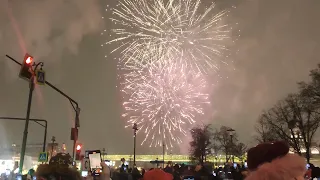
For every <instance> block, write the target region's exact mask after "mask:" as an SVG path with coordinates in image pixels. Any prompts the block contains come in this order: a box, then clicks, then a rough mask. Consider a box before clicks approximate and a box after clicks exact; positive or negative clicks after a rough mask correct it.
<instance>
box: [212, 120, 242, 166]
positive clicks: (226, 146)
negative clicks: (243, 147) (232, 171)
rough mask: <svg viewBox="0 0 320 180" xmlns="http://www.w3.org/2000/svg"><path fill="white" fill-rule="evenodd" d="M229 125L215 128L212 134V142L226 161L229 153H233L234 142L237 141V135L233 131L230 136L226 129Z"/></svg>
mask: <svg viewBox="0 0 320 180" xmlns="http://www.w3.org/2000/svg"><path fill="white" fill-rule="evenodd" d="M229 129H231V128H229V127H226V126H221V127H220V129H219V130H215V132H214V134H213V140H214V144H215V145H216V146H217V148H218V149H219V150H220V151H221V152H222V153H224V154H225V156H226V161H227V162H228V161H229V159H230V157H231V155H232V154H233V151H234V147H235V144H236V143H237V142H238V136H237V134H236V133H233V135H232V137H231V136H230V132H229V131H228V130H229Z"/></svg>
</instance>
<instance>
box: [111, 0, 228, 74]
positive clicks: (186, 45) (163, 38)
mask: <svg viewBox="0 0 320 180" xmlns="http://www.w3.org/2000/svg"><path fill="white" fill-rule="evenodd" d="M203 6H204V5H202V4H201V1H200V0H155V1H150V0H122V1H120V2H119V5H118V6H117V7H116V8H114V9H113V12H112V17H111V18H110V19H111V20H112V22H113V23H114V24H116V26H115V27H116V28H115V29H112V32H113V35H115V38H114V39H113V40H111V41H108V42H106V44H111V43H114V42H116V41H118V42H121V44H120V45H119V46H118V47H117V48H115V49H114V50H113V51H112V52H114V51H120V52H121V57H120V61H121V62H123V63H131V64H138V66H141V64H149V63H150V56H151V55H154V54H158V55H159V56H164V57H166V58H162V59H161V60H174V58H175V57H181V58H182V59H184V61H186V66H190V67H193V68H194V69H198V70H199V71H201V72H205V73H206V72H208V71H211V70H212V69H213V70H217V69H219V67H220V65H221V63H225V64H227V62H226V61H225V59H226V58H225V56H226V55H225V54H224V52H225V51H224V50H226V46H225V42H226V41H225V39H227V38H229V32H230V30H231V28H229V26H228V25H227V24H225V23H224V17H225V16H226V14H227V11H220V12H216V11H215V4H212V5H210V6H209V7H207V8H201V7H203ZM155 61H158V60H155Z"/></svg>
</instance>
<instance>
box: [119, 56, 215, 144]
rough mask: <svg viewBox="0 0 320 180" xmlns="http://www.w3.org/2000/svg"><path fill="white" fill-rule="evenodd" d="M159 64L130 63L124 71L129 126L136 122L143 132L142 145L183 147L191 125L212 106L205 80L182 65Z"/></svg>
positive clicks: (177, 62) (180, 63)
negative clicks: (183, 138)
mask: <svg viewBox="0 0 320 180" xmlns="http://www.w3.org/2000/svg"><path fill="white" fill-rule="evenodd" d="M164 62H167V61H163V60H160V61H157V62H156V63H152V64H148V66H144V67H141V68H140V67H136V64H135V65H133V67H131V66H129V65H128V64H127V65H126V66H124V67H123V68H122V71H127V72H126V73H123V81H122V82H123V83H122V84H121V89H122V92H123V93H124V97H126V98H125V99H126V101H125V102H124V103H123V106H124V110H125V113H124V114H123V117H124V118H125V119H127V120H128V121H127V122H128V126H127V127H132V124H134V123H137V124H138V125H139V127H140V130H139V133H144V134H145V136H144V137H145V138H144V140H143V141H142V144H144V143H149V145H150V147H152V146H155V147H156V146H161V145H162V143H163V141H165V143H166V147H167V148H168V147H173V145H174V144H175V143H177V144H180V143H181V142H182V139H181V138H182V137H183V136H186V135H187V133H188V131H189V129H190V127H191V125H192V124H194V123H195V122H196V119H197V118H199V117H201V116H202V115H203V113H204V107H206V106H207V105H208V104H210V102H209V100H208V97H209V95H208V94H206V93H205V90H206V89H207V83H206V80H205V79H204V78H203V74H202V73H201V72H199V71H193V70H192V69H191V68H190V67H188V66H187V65H185V64H183V62H184V61H175V62H176V63H172V62H170V63H164Z"/></svg>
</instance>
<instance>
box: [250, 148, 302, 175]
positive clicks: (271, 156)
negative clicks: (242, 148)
mask: <svg viewBox="0 0 320 180" xmlns="http://www.w3.org/2000/svg"><path fill="white" fill-rule="evenodd" d="M247 163H248V169H249V174H248V176H247V177H246V180H304V174H305V172H306V161H305V159H304V158H302V157H301V156H299V155H297V154H290V153H289V146H288V145H287V144H286V143H285V142H273V143H264V144H259V145H257V146H256V147H253V148H251V149H249V151H248V157H247Z"/></svg>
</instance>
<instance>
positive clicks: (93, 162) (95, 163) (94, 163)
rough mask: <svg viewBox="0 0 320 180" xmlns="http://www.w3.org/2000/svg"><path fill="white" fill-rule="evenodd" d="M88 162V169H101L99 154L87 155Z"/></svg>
mask: <svg viewBox="0 0 320 180" xmlns="http://www.w3.org/2000/svg"><path fill="white" fill-rule="evenodd" d="M89 160H90V168H91V170H93V169H101V168H102V167H101V156H100V153H94V154H89Z"/></svg>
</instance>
